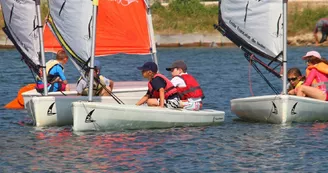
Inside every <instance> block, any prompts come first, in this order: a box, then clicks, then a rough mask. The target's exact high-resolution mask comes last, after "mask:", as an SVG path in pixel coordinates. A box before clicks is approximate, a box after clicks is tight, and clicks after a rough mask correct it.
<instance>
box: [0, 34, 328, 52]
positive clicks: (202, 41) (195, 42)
mask: <svg viewBox="0 0 328 173" xmlns="http://www.w3.org/2000/svg"><path fill="white" fill-rule="evenodd" d="M319 37H320V36H319ZM155 40H156V46H157V47H158V48H162V47H213V48H215V47H217V48H219V47H234V46H236V45H235V44H234V43H232V42H231V41H230V40H229V39H228V38H226V37H224V36H222V35H221V34H220V33H219V32H218V33H217V34H215V33H211V34H156V35H155ZM287 43H288V46H312V45H313V46H314V39H313V33H306V34H301V35H296V36H290V37H288V41H287ZM321 46H328V41H326V42H324V43H323V44H321ZM14 48H15V47H14V45H13V44H12V43H11V41H10V40H9V39H5V38H2V39H0V49H14Z"/></svg>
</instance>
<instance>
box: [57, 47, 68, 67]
mask: <svg viewBox="0 0 328 173" xmlns="http://www.w3.org/2000/svg"><path fill="white" fill-rule="evenodd" d="M56 60H57V61H59V62H60V63H61V64H63V65H65V64H66V63H67V61H68V56H67V55H66V53H65V51H64V50H59V51H58V52H57V55H56Z"/></svg>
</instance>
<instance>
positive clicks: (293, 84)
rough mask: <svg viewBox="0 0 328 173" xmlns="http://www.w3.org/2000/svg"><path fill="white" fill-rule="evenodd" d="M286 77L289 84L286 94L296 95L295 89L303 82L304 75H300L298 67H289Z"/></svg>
mask: <svg viewBox="0 0 328 173" xmlns="http://www.w3.org/2000/svg"><path fill="white" fill-rule="evenodd" d="M287 79H288V82H289V84H290V85H289V88H288V94H289V95H296V93H297V92H296V91H297V89H298V88H299V87H300V86H301V85H302V84H303V83H304V80H305V77H303V76H302V73H301V71H300V69H298V68H291V69H289V70H288V72H287Z"/></svg>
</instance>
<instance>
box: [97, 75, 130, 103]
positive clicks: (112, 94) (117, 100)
mask: <svg viewBox="0 0 328 173" xmlns="http://www.w3.org/2000/svg"><path fill="white" fill-rule="evenodd" d="M94 80H95V81H96V83H97V84H100V86H101V87H102V88H103V89H105V91H106V92H107V93H108V94H109V95H110V96H112V97H113V99H114V100H115V101H116V102H117V103H118V104H123V105H124V102H123V101H122V100H121V99H120V98H118V97H117V96H116V95H115V94H114V93H112V92H111V91H109V90H108V89H107V87H106V86H105V85H103V84H102V83H101V82H100V80H99V79H98V78H96V77H94Z"/></svg>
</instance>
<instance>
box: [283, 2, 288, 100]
mask: <svg viewBox="0 0 328 173" xmlns="http://www.w3.org/2000/svg"><path fill="white" fill-rule="evenodd" d="M287 2H288V0H284V2H283V18H284V25H283V27H284V36H283V58H282V59H283V60H282V62H283V64H282V68H283V76H282V79H283V82H282V94H286V93H287Z"/></svg>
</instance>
